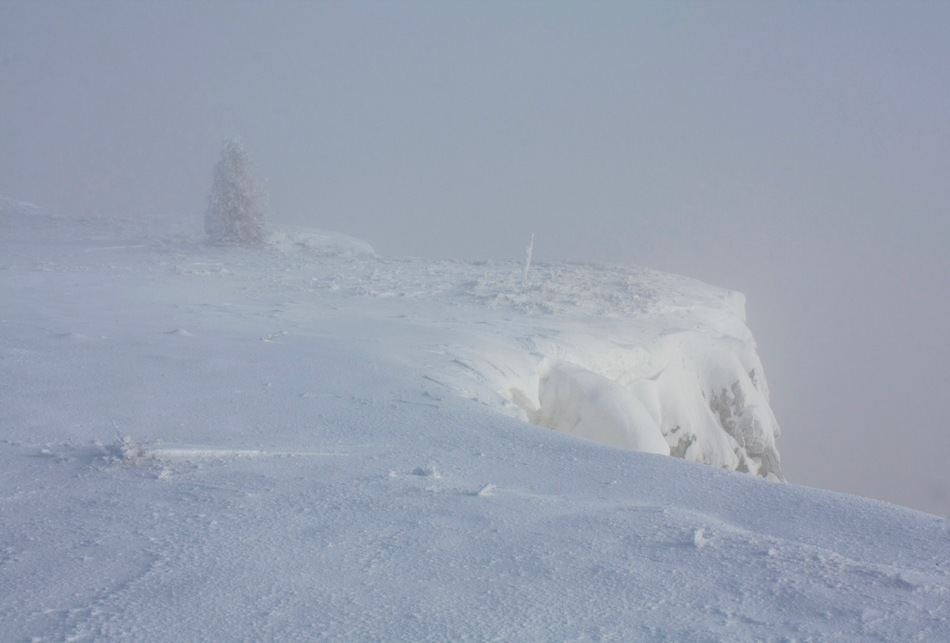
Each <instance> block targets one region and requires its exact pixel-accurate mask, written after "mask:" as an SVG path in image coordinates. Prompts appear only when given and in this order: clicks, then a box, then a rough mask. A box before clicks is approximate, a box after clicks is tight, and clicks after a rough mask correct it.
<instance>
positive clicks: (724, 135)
mask: <svg viewBox="0 0 950 643" xmlns="http://www.w3.org/2000/svg"><path fill="white" fill-rule="evenodd" d="M948 33H950V3H946V2H911V3H904V2H886V3H876V2H867V1H860V2H695V3H694V2H658V3H651V2H596V3H591V2H553V3H552V2H510V3H509V2H485V3H462V2H379V3H368V2H353V3H342V2H332V3H330V2H328V3H305V2H300V3H264V2H261V3H237V2H180V3H176V2H163V3H158V2H154V3H145V2H141V3H136V2H124V3H95V2H81V3H73V2H42V3H36V2H19V1H11V0H5V1H4V2H3V3H2V4H0V114H2V118H0V194H4V195H7V196H12V197H15V198H20V199H26V200H32V201H35V202H37V203H39V204H41V205H44V206H47V207H49V208H52V209H59V210H68V211H79V212H103V213H110V214H111V213H121V214H125V215H129V216H141V217H152V218H159V217H163V216H166V215H178V214H181V213H191V212H193V213H194V216H195V218H196V228H197V226H198V224H199V222H200V217H201V214H202V212H203V209H204V205H205V198H206V195H207V192H208V189H209V186H210V177H211V168H212V166H213V164H214V161H215V160H216V157H217V155H218V153H219V151H220V146H221V141H222V139H223V138H224V137H226V136H232V135H239V136H241V137H242V138H243V140H244V142H245V144H246V145H247V147H248V149H249V151H250V153H251V154H252V156H253V158H254V159H255V161H256V163H257V166H258V170H259V172H260V174H261V175H262V177H266V178H267V180H268V191H269V193H270V197H271V203H272V205H273V209H274V211H275V220H276V221H277V222H278V223H279V222H287V223H291V222H293V223H307V224H310V225H314V226H318V227H324V228H329V229H335V230H340V231H343V232H346V233H349V234H352V235H355V236H359V237H362V238H365V239H367V240H368V241H370V242H371V243H373V244H374V246H375V247H376V248H377V250H378V251H380V252H381V253H384V254H387V255H407V254H408V255H417V256H429V257H444V256H448V257H458V258H489V257H517V256H519V255H520V254H521V253H522V252H523V248H524V246H525V245H526V243H527V240H528V238H529V235H530V234H531V233H532V232H533V233H534V234H535V235H536V236H535V258H536V260H538V261H547V260H555V259H569V260H578V261H606V262H620V263H633V264H641V265H646V266H648V267H652V268H657V269H662V270H667V271H671V272H677V273H681V274H686V275H689V276H692V277H696V278H698V279H701V280H703V281H707V282H710V283H714V284H717V285H722V286H726V287H730V288H734V289H737V290H741V291H743V292H745V293H746V294H747V295H748V297H749V316H750V325H751V327H752V329H753V332H754V333H755V335H756V337H757V338H758V341H759V345H760V348H761V352H762V356H763V360H764V362H765V367H766V371H767V375H768V376H769V379H770V383H771V386H772V393H773V403H774V407H775V410H776V413H777V414H778V417H779V421H780V422H781V423H782V425H783V428H784V431H785V432H784V435H783V436H782V438H781V441H780V443H779V444H780V448H781V451H782V453H783V456H784V459H785V462H784V464H785V469H786V472H787V473H788V475H789V476H790V478H791V479H792V480H793V481H795V482H801V483H804V484H810V485H814V486H824V487H830V488H835V489H840V490H845V491H852V492H856V493H862V494H865V495H872V496H876V497H880V498H885V499H888V500H893V501H897V502H902V503H904V504H909V505H912V506H916V507H919V508H924V509H927V510H930V511H935V512H950V465H948V461H950V431H948V429H947V418H948V416H950V395H948V394H947V389H948V388H950V375H948V370H947V369H948V361H950V342H948V339H947V337H946V331H945V327H946V320H947V318H948V313H950V304H948V301H950V287H948V278H947V275H948V274H950V270H948V265H947V264H948V260H947V253H946V251H945V246H946V244H947V242H948V240H950V222H948V221H950V177H948V170H950V44H948V41H950V39H948V38H947V36H946V34H948Z"/></svg>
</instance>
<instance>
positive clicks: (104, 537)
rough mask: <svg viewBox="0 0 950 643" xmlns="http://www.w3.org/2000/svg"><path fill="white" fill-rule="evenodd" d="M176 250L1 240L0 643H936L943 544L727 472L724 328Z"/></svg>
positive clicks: (755, 446) (912, 526)
mask: <svg viewBox="0 0 950 643" xmlns="http://www.w3.org/2000/svg"><path fill="white" fill-rule="evenodd" d="M177 229H178V232H177V233H176V234H174V235H172V234H169V233H159V232H157V231H156V226H155V225H153V226H141V225H138V224H136V223H134V222H130V221H113V220H107V219H96V218H83V219H73V218H71V217H50V216H48V215H45V214H43V213H42V212H38V211H37V209H35V208H30V207H19V206H18V207H16V208H12V207H6V206H4V207H3V208H0V301H2V302H3V304H2V306H3V308H2V314H0V366H2V368H0V587H2V588H3V591H2V592H0V640H4V641H6V640H10V641H20V640H57V641H58V640H148V641H182V640H412V641H427V640H429V641H434V640H510V641H527V640H531V641H535V640H559V641H560V640H690V641H704V640H739V641H743V640H901V641H903V640H934V641H938V640H950V600H948V598H950V571H948V570H950V537H948V534H947V533H946V531H945V528H944V521H943V520H942V519H940V518H938V517H936V516H930V515H927V514H922V513H919V512H914V511H911V510H907V509H903V508H899V507H894V506H890V505H886V504H883V503H878V502H873V501H868V500H862V499H859V498H854V497H849V496H842V495H838V494H833V493H828V492H822V491H818V490H810V489H804V488H799V487H796V486H794V485H785V484H770V483H768V482H765V481H763V480H762V479H760V478H758V477H756V476H752V475H740V474H738V473H735V472H732V471H723V470H721V468H732V469H736V470H748V471H749V472H753V473H756V474H758V475H760V476H761V475H766V476H768V475H774V476H777V477H778V476H780V471H779V468H778V456H777V453H776V451H775V442H774V440H775V435H776V433H777V427H776V425H775V420H774V418H773V417H772V415H771V412H770V411H769V410H768V389H767V386H766V382H765V379H764V375H763V371H762V368H761V364H760V363H759V360H758V357H757V356H756V352H755V345H754V342H753V341H752V337H751V335H750V334H749V331H748V329H747V328H746V326H745V324H744V321H743V301H742V298H741V296H739V295H736V294H734V293H729V292H726V291H723V290H719V289H716V288H712V287H709V286H706V285H703V284H700V283H698V282H694V281H690V280H686V279H681V278H678V277H672V276H668V275H662V274H658V273H654V272H650V271H647V270H643V269H637V268H626V267H608V266H590V265H576V264H573V265H565V264H554V263H549V264H545V263H533V264H532V266H531V270H530V272H529V273H528V276H527V279H526V280H524V283H523V284H522V281H523V277H524V270H523V264H522V262H520V261H511V262H497V263H494V262H493V263H489V262H485V263H466V262H456V261H423V260H414V259H405V260H402V259H385V258H380V257H376V256H374V255H373V254H372V251H371V249H369V247H368V246H367V245H366V244H364V243H362V242H359V241H355V240H351V239H347V238H345V237H343V236H342V235H332V234H329V233H319V232H306V231H298V232H290V233H286V234H285V236H284V237H282V238H280V239H278V240H277V243H276V244H275V245H274V246H272V247H271V248H269V249H265V250H260V251H250V250H244V249H239V248H227V249H222V248H214V247H206V246H204V245H202V244H201V243H199V242H198V241H196V239H197V238H198V232H197V231H196V230H193V231H191V232H189V231H188V225H178V226H177ZM322 240H329V243H326V244H324V241H322ZM542 249H543V240H542V239H538V240H537V242H536V244H535V250H536V251H537V254H539V255H540V254H543V253H542ZM531 422H533V423H535V424H537V425H539V426H535V425H533V424H531ZM545 426H549V427H555V428H557V429H559V430H558V431H552V430H549V429H548V428H544V427H545ZM567 433H573V434H574V435H573V436H572V435H567ZM576 435H581V436H583V437H587V438H591V439H594V438H596V439H599V440H601V441H603V442H606V443H609V444H613V445H614V446H619V447H622V448H619V449H618V448H610V447H606V446H603V445H601V444H596V443H594V442H591V441H589V440H579V439H577V438H576V437H574V436H576ZM631 449H632V450H641V451H650V452H653V453H633V452H631V451H630V450H631ZM667 452H669V453H670V454H672V455H674V456H679V457H667V456H665V455H656V453H660V454H663V453H667ZM683 459H686V460H693V461H695V462H685V461H684V460H683ZM696 462H707V463H709V464H713V465H715V466H702V465H699V464H696Z"/></svg>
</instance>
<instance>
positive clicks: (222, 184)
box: [205, 139, 268, 246]
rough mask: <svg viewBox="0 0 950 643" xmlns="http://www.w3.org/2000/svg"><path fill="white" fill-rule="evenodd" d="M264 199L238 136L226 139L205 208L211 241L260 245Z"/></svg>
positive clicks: (264, 231) (264, 227)
mask: <svg viewBox="0 0 950 643" xmlns="http://www.w3.org/2000/svg"><path fill="white" fill-rule="evenodd" d="M267 214H268V213H267V202H266V199H265V197H264V191H263V189H262V188H261V185H260V183H258V181H257V179H256V178H255V177H254V173H253V166H252V164H251V160H250V158H249V157H248V155H247V152H246V151H245V150H244V146H243V145H241V143H240V141H238V140H237V139H228V140H227V141H226V142H225V145H224V150H223V151H222V152H221V159H220V160H219V161H218V164H217V165H216V166H215V168H214V182H213V184H212V186H211V195H210V196H209V197H208V210H207V212H205V232H206V233H207V234H208V240H209V241H210V242H211V243H219V244H237V245H245V246H260V245H263V244H264V242H265V241H266V240H267Z"/></svg>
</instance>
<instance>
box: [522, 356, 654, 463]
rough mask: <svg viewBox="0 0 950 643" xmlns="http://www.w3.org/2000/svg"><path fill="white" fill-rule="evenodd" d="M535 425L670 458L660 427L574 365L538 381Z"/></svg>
mask: <svg viewBox="0 0 950 643" xmlns="http://www.w3.org/2000/svg"><path fill="white" fill-rule="evenodd" d="M538 399H539V401H540V409H539V415H538V423H539V424H542V425H544V426H546V427H550V428H552V429H557V430H559V431H564V432H566V433H571V434H573V435H576V436H579V437H583V438H587V439H589V440H594V441H596V442H602V443H603V444H609V445H611V446H615V447H620V448H621V449H628V450H630V451H643V452H646V453H659V454H662V455H669V454H670V447H669V445H668V444H667V443H666V440H665V439H664V437H663V434H662V433H661V432H660V427H659V426H657V423H656V421H655V420H654V419H653V418H652V417H650V414H649V412H648V411H647V410H646V408H645V407H644V406H643V404H642V403H641V402H640V400H638V399H637V398H635V397H634V396H633V395H632V394H631V393H630V392H629V391H627V390H626V389H625V388H623V387H622V386H620V385H619V384H618V383H617V382H615V381H613V380H610V379H608V378H606V377H604V376H603V375H598V374H597V373H594V372H592V371H589V370H587V369H585V368H582V367H580V366H577V365H576V364H556V365H554V366H552V367H551V368H550V369H549V370H548V372H547V373H546V374H545V375H544V377H542V378H541V383H540V385H539V388H538Z"/></svg>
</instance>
